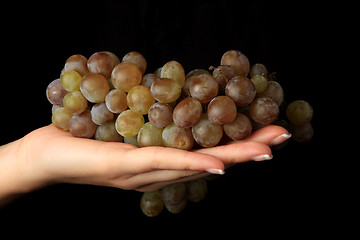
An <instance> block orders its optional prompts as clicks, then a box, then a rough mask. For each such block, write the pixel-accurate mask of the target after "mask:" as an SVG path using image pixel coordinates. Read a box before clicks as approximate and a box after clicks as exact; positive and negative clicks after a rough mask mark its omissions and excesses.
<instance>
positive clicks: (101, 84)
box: [80, 73, 110, 103]
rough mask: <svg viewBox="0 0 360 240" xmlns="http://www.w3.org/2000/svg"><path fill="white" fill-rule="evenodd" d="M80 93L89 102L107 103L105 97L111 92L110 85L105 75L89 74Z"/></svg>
mask: <svg viewBox="0 0 360 240" xmlns="http://www.w3.org/2000/svg"><path fill="white" fill-rule="evenodd" d="M80 91H81V93H82V94H83V95H84V97H85V98H86V99H87V100H88V101H89V102H92V103H101V102H104V101H105V97H106V95H107V94H108V93H109V91H110V85H109V82H108V81H107V79H106V78H105V77H104V76H103V75H101V74H98V73H89V74H87V75H85V76H84V78H83V79H82V81H81V84H80Z"/></svg>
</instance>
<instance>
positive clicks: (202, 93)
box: [189, 74, 219, 103]
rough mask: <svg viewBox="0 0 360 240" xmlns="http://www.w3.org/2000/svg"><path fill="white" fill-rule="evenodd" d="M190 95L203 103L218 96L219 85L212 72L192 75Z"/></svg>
mask: <svg viewBox="0 0 360 240" xmlns="http://www.w3.org/2000/svg"><path fill="white" fill-rule="evenodd" d="M189 81H191V84H190V95H191V96H192V97H194V98H196V99H197V100H199V101H200V102H201V103H208V102H210V101H211V100H212V99H213V98H214V97H216V96H217V94H218V91H219V85H218V83H217V82H216V81H215V79H214V78H213V77H212V76H211V75H210V74H200V75H196V76H192V77H191V80H189Z"/></svg>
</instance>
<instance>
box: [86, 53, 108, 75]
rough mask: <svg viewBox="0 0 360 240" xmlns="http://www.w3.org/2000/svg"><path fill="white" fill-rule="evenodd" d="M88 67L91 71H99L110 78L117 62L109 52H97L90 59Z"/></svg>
mask: <svg viewBox="0 0 360 240" xmlns="http://www.w3.org/2000/svg"><path fill="white" fill-rule="evenodd" d="M87 67H88V69H89V71H90V72H91V73H98V74H101V75H103V76H104V77H105V78H109V77H110V76H111V72H112V70H113V69H114V67H115V63H114V60H113V58H112V57H111V56H110V55H109V54H107V53H105V52H96V53H94V54H93V55H91V57H90V58H89V59H88V61H87Z"/></svg>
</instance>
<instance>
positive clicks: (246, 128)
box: [224, 113, 252, 141]
mask: <svg viewBox="0 0 360 240" xmlns="http://www.w3.org/2000/svg"><path fill="white" fill-rule="evenodd" d="M251 131H252V124H251V121H250V120H249V118H248V117H246V116H245V115H244V114H241V113H237V114H236V118H235V120H234V121H232V122H231V123H229V124H225V125H224V132H225V133H226V135H227V136H228V137H230V138H231V139H232V140H234V141H239V140H242V139H244V138H246V137H248V136H249V135H250V133H251Z"/></svg>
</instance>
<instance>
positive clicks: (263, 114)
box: [249, 98, 279, 125]
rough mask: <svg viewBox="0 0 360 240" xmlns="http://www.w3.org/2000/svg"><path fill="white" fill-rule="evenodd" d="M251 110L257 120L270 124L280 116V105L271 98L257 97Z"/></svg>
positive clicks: (251, 114) (252, 116)
mask: <svg viewBox="0 0 360 240" xmlns="http://www.w3.org/2000/svg"><path fill="white" fill-rule="evenodd" d="M249 112H250V116H251V118H252V119H253V120H254V121H255V122H257V123H261V124H264V125H268V124H270V123H272V122H273V121H275V119H276V118H277V117H278V115H279V107H278V105H277V104H276V103H275V102H274V101H273V100H272V99H270V98H257V99H255V100H254V101H253V102H252V103H251V105H250V108H249Z"/></svg>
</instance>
